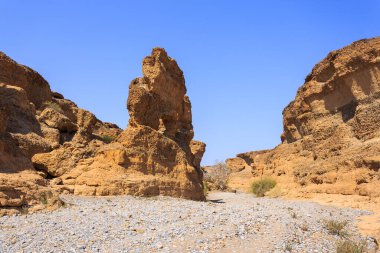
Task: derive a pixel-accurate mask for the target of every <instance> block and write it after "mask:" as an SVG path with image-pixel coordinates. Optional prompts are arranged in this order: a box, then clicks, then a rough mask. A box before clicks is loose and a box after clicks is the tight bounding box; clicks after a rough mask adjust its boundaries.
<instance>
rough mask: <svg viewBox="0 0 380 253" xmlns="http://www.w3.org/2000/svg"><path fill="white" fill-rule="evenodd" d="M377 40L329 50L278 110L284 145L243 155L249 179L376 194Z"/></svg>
mask: <svg viewBox="0 0 380 253" xmlns="http://www.w3.org/2000/svg"><path fill="white" fill-rule="evenodd" d="M379 115H380V38H379V37H377V38H374V39H368V40H361V41H357V42H355V43H353V44H351V45H349V46H347V47H345V48H343V49H340V50H337V51H333V52H331V53H330V54H329V55H328V56H327V57H326V58H325V59H324V60H322V61H321V62H320V63H318V64H317V65H316V66H315V67H314V68H313V70H312V72H311V73H310V74H309V75H308V76H307V77H306V80H305V83H304V85H302V87H301V88H300V89H299V90H298V92H297V95H296V98H295V100H294V101H292V102H291V103H290V104H289V105H288V106H287V107H286V108H285V110H284V111H283V117H284V121H283V123H284V133H283V134H282V136H281V138H282V140H283V144H281V145H279V146H277V147H276V148H275V149H273V150H267V151H263V152H262V153H261V154H257V153H247V154H245V155H244V154H241V155H239V156H240V157H242V156H243V157H245V158H249V159H248V160H247V159H246V160H247V161H246V164H247V165H249V166H251V168H252V174H253V177H259V176H262V175H264V176H265V175H266V176H272V177H277V180H278V181H279V182H281V184H280V185H281V187H283V188H288V190H289V192H292V191H293V193H295V194H304V193H311V192H313V193H337V194H360V195H366V196H371V197H378V196H380V192H379V190H378V189H380V174H379V170H378V164H379V163H378V161H377V157H378V156H379V154H380V139H379V137H380V127H379V120H380V118H379V117H380V116H379Z"/></svg>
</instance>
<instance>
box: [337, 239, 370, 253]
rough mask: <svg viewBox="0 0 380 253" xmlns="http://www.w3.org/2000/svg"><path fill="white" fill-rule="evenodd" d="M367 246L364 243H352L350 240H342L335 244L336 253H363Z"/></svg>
mask: <svg viewBox="0 0 380 253" xmlns="http://www.w3.org/2000/svg"><path fill="white" fill-rule="evenodd" d="M365 252H367V246H366V243H365V242H363V241H362V242H358V243H357V242H354V241H351V240H344V241H340V242H338V243H337V246H336V253H365Z"/></svg>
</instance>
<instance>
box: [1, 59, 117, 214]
mask: <svg viewBox="0 0 380 253" xmlns="http://www.w3.org/2000/svg"><path fill="white" fill-rule="evenodd" d="M120 132H121V130H120V129H119V128H117V127H116V128H115V127H112V129H111V127H108V126H107V125H106V124H104V123H103V122H101V121H99V120H98V119H96V117H95V116H94V115H93V114H91V113H90V112H87V111H85V110H82V109H80V108H78V107H77V106H76V105H75V104H74V103H72V102H71V101H69V100H66V99H64V98H63V96H62V95H60V94H57V93H53V92H51V90H50V86H49V84H48V83H47V82H46V81H45V80H44V79H43V78H42V77H41V76H40V75H39V74H38V73H37V72H35V71H34V70H32V69H30V68H28V67H25V66H23V65H20V64H17V63H16V62H15V61H13V60H12V59H10V58H9V57H8V56H6V55H5V54H3V53H1V52H0V215H1V214H7V213H8V214H9V213H14V212H19V211H20V210H26V209H30V207H31V206H34V207H36V206H38V205H39V206H40V208H45V207H46V206H47V205H49V204H50V200H49V201H48V200H47V198H49V199H51V198H52V197H54V196H56V195H57V194H58V192H60V191H61V190H62V189H64V187H61V189H53V188H51V187H50V186H49V184H50V181H51V180H50V179H51V178H52V177H55V176H56V175H58V174H59V172H57V173H53V172H52V171H54V172H55V171H56V170H57V168H58V167H59V168H60V169H61V170H66V169H67V170H70V169H72V168H74V167H75V164H76V162H77V160H79V159H82V158H88V157H91V156H94V155H95V151H94V149H96V148H97V146H96V145H93V144H92V143H93V142H94V143H100V144H98V146H101V145H102V144H104V143H103V142H102V141H101V139H102V134H109V136H113V138H116V136H117V134H118V133H120ZM99 134H101V135H99ZM88 143H91V144H89V145H87V144H88ZM64 144H66V146H65V145H64ZM67 146H69V147H67ZM94 146H95V147H94ZM71 147H75V148H72V149H70V148H71ZM71 151H73V152H72V153H71ZM55 153H58V154H59V155H61V154H65V155H66V156H65V157H64V158H66V159H60V158H61V157H62V156H63V155H61V156H59V155H56V154H55ZM52 154H53V155H56V156H53V155H52ZM35 157H37V158H35ZM42 157H44V158H42ZM38 158H39V159H38ZM58 159H60V160H59V161H58ZM32 160H35V161H38V162H37V163H34V164H33V162H32ZM54 161H55V162H54ZM46 164H48V165H49V166H45V165H46ZM41 167H43V168H44V169H42V168H41ZM68 190H70V189H68ZM41 199H43V200H44V201H43V202H44V203H43V204H41ZM56 203H58V202H57V201H54V205H55V204H56ZM34 207H33V208H34Z"/></svg>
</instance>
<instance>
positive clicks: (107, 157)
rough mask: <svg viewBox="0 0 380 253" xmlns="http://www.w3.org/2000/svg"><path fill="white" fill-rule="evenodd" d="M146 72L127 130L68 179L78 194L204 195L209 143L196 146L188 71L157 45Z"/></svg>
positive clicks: (133, 87)
mask: <svg viewBox="0 0 380 253" xmlns="http://www.w3.org/2000/svg"><path fill="white" fill-rule="evenodd" d="M143 74H144V76H143V77H141V78H137V79H135V80H133V81H132V82H131V84H130V87H129V96H128V102H127V107H128V110H129V114H130V119H129V125H128V127H127V129H126V130H125V131H123V132H122V133H121V134H120V135H119V136H118V138H117V139H116V140H115V141H113V142H112V143H110V144H108V145H104V146H102V148H101V149H99V150H98V151H97V154H96V156H95V157H94V158H89V159H87V160H83V158H81V159H79V160H80V161H81V163H80V164H78V166H76V167H75V168H74V169H72V170H71V171H70V172H68V173H66V172H67V170H66V172H64V174H63V175H62V176H61V178H62V182H63V184H64V185H67V186H71V187H72V189H73V191H74V193H75V194H84V195H115V194H131V195H138V196H155V195H169V196H175V197H182V198H187V199H194V200H203V199H204V195H203V189H202V173H201V170H200V168H199V163H200V159H201V156H202V154H203V152H204V148H205V146H204V144H200V142H199V143H198V146H199V148H195V149H191V147H190V145H191V143H192V138H193V135H194V133H193V126H192V122H191V121H192V116H191V105H190V100H189V98H188V97H187V96H186V87H185V80H184V77H183V73H182V71H181V70H180V68H179V67H178V65H177V63H176V61H175V60H174V59H172V58H170V57H168V55H167V54H166V52H165V51H164V50H163V49H161V48H155V49H153V51H152V55H151V56H148V57H146V58H145V59H144V60H143ZM202 149H203V150H202ZM192 151H193V152H194V154H193V153H192Z"/></svg>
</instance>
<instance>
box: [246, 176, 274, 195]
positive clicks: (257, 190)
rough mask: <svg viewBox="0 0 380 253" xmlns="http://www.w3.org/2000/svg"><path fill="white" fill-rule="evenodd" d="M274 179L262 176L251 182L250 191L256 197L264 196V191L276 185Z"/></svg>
mask: <svg viewBox="0 0 380 253" xmlns="http://www.w3.org/2000/svg"><path fill="white" fill-rule="evenodd" d="M276 184H277V183H276V181H275V180H274V179H272V178H263V179H260V180H257V181H255V182H253V183H252V186H251V187H252V188H251V189H252V192H253V193H254V194H255V195H256V196H257V197H264V196H265V193H266V192H267V191H269V190H271V189H272V188H274V187H275V186H276Z"/></svg>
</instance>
